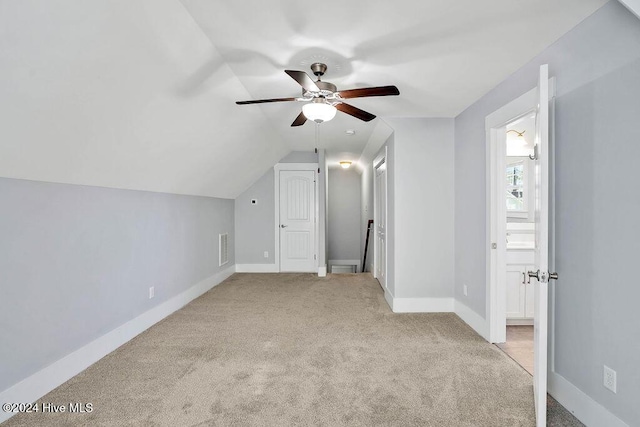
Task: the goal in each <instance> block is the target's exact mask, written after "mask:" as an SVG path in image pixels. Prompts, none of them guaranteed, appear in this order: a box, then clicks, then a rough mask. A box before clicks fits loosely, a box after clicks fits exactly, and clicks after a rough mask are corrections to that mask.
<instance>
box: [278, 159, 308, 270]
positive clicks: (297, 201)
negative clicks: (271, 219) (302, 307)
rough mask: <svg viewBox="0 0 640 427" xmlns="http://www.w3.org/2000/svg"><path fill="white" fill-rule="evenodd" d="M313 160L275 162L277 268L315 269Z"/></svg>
mask: <svg viewBox="0 0 640 427" xmlns="http://www.w3.org/2000/svg"><path fill="white" fill-rule="evenodd" d="M316 170H317V164H293V163H291V164H282V165H276V168H275V171H276V177H275V180H276V185H277V188H276V245H277V246H278V248H277V250H276V255H277V256H278V258H279V259H278V260H276V261H277V263H279V271H281V272H309V273H311V272H317V271H318V255H317V254H318V247H317V243H318V239H317V236H318V221H317V218H318V212H317V206H318V203H317V191H316V185H317V179H316Z"/></svg>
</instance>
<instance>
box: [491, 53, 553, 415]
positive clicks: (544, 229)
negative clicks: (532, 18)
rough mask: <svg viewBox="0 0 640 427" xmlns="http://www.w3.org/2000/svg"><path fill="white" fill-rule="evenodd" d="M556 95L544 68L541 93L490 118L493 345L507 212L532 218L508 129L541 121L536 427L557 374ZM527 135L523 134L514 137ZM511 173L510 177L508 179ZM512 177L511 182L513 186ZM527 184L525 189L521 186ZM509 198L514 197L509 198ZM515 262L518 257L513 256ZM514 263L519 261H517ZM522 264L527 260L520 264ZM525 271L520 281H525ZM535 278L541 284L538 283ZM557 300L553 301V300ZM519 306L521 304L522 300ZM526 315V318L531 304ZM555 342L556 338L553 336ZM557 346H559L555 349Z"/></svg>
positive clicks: (503, 294) (503, 305)
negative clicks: (512, 160)
mask: <svg viewBox="0 0 640 427" xmlns="http://www.w3.org/2000/svg"><path fill="white" fill-rule="evenodd" d="M554 96H555V80H554V79H553V78H551V79H549V67H548V65H546V64H544V65H542V66H540V73H539V78H538V85H537V87H536V88H534V89H532V90H531V91H529V92H527V93H526V94H524V95H522V96H521V97H519V98H517V99H515V100H514V101H512V102H510V103H509V104H507V105H505V106H504V107H502V108H500V109H499V110H497V111H495V112H494V113H492V114H490V115H489V116H487V118H486V121H485V125H486V131H487V195H488V200H487V207H488V212H487V237H488V241H489V242H490V244H488V245H487V323H488V325H487V326H488V327H489V341H490V342H492V343H504V342H505V341H506V340H507V337H506V335H507V288H506V283H507V281H506V277H507V268H506V265H507V255H508V252H507V242H508V240H507V237H508V236H507V208H508V206H511V207H512V208H514V209H513V210H514V211H517V213H519V215H520V216H521V218H520V219H521V220H522V219H525V218H526V217H528V215H529V213H528V210H527V209H525V204H526V203H527V200H528V199H527V198H525V197H524V193H525V191H526V188H527V185H526V182H525V181H524V180H522V179H515V178H514V177H513V175H514V174H516V175H517V174H520V176H521V174H522V171H523V170H524V168H525V167H526V163H524V162H521V163H519V164H517V165H516V164H513V165H511V168H510V169H508V165H507V156H506V154H507V153H506V149H507V144H506V141H507V133H508V132H507V131H508V130H510V129H508V126H510V125H511V126H512V125H514V123H515V124H521V122H520V120H521V119H525V118H527V117H528V116H530V115H532V114H533V115H534V117H535V139H534V141H535V143H534V153H533V155H531V157H530V158H531V159H532V160H533V161H534V163H533V166H534V170H535V173H534V175H535V181H534V182H535V184H534V191H535V204H534V211H533V212H534V215H533V217H534V222H535V228H534V233H535V238H534V242H535V244H534V259H533V263H532V264H531V266H532V267H533V268H532V269H531V270H523V272H522V283H521V284H522V285H523V287H521V289H524V291H522V292H521V294H523V295H525V298H526V290H527V288H526V284H527V280H528V279H529V278H531V283H532V284H533V286H532V292H531V293H532V299H533V301H534V305H533V310H532V313H533V319H534V321H533V323H534V325H533V352H534V355H533V372H532V377H533V397H534V409H535V413H536V425H537V426H544V425H546V402H547V370H548V368H549V367H551V370H553V359H551V364H550V365H549V364H548V358H547V356H548V354H547V345H548V341H547V338H548V332H549V327H548V314H549V311H548V308H549V307H548V303H549V284H548V283H549V280H551V279H557V278H558V275H557V273H555V272H554V273H552V272H551V271H550V270H549V260H550V257H549V252H550V251H549V248H550V244H549V242H550V241H553V235H552V234H551V233H550V231H551V232H552V230H553V227H551V228H550V223H551V224H552V220H550V215H551V214H552V211H553V208H552V207H550V205H552V203H553V202H552V198H551V197H550V194H553V181H552V177H551V175H550V169H551V168H550V167H549V163H550V158H551V154H550V151H551V149H550V147H551V146H552V144H551V143H550V139H551V137H552V135H553V126H552V125H551V124H550V118H551V120H553V107H552V105H553V99H554ZM514 133H515V134H516V135H518V134H519V135H522V134H523V132H521V131H520V132H514ZM505 173H508V175H506V176H505ZM509 178H511V180H510V181H509ZM518 184H521V185H518ZM507 194H509V196H507ZM512 257H513V255H512ZM512 261H513V260H512ZM520 261H523V260H522V259H520ZM519 276H520V272H519V271H518V274H517V275H516V277H518V278H519ZM533 279H535V282H534V280H533ZM552 301H553V298H552ZM518 302H520V301H519V299H518ZM523 310H524V312H525V313H526V299H525V301H524V306H523ZM551 340H552V341H553V335H552V336H551ZM552 345H553V344H552Z"/></svg>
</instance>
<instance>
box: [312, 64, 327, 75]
mask: <svg viewBox="0 0 640 427" xmlns="http://www.w3.org/2000/svg"><path fill="white" fill-rule="evenodd" d="M311 71H313V74H314V75H316V76H318V77H322V76H323V75H324V73H326V72H327V66H326V65H325V64H323V63H322V62H314V63H313V64H311Z"/></svg>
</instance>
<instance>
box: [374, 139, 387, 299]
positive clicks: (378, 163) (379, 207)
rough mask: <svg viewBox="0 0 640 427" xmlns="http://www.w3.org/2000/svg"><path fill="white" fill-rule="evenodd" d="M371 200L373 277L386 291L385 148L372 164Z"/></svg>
mask: <svg viewBox="0 0 640 427" xmlns="http://www.w3.org/2000/svg"><path fill="white" fill-rule="evenodd" d="M373 169H374V180H373V183H374V185H373V198H374V217H373V218H374V220H373V226H374V230H375V240H374V241H375V245H374V277H375V278H376V279H378V282H379V283H380V286H381V287H382V289H383V290H384V291H385V292H386V291H387V162H386V147H385V150H384V153H383V155H382V156H381V157H378V158H376V159H375V160H374V162H373Z"/></svg>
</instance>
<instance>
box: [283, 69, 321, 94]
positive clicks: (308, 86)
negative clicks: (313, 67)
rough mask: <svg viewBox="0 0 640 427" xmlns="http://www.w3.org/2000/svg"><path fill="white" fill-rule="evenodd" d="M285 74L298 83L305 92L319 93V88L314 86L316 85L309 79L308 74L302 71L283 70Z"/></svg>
mask: <svg viewBox="0 0 640 427" xmlns="http://www.w3.org/2000/svg"><path fill="white" fill-rule="evenodd" d="M284 72H285V73H287V74H289V76H290V77H291V78H292V79H293V80H295V81H297V82H298V84H299V85H300V86H302V87H303V88H304V89H305V90H307V91H309V92H320V88H319V87H318V86H317V85H316V83H315V82H314V81H313V80H312V79H311V77H309V74H307V73H305V72H304V71H296V70H284Z"/></svg>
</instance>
